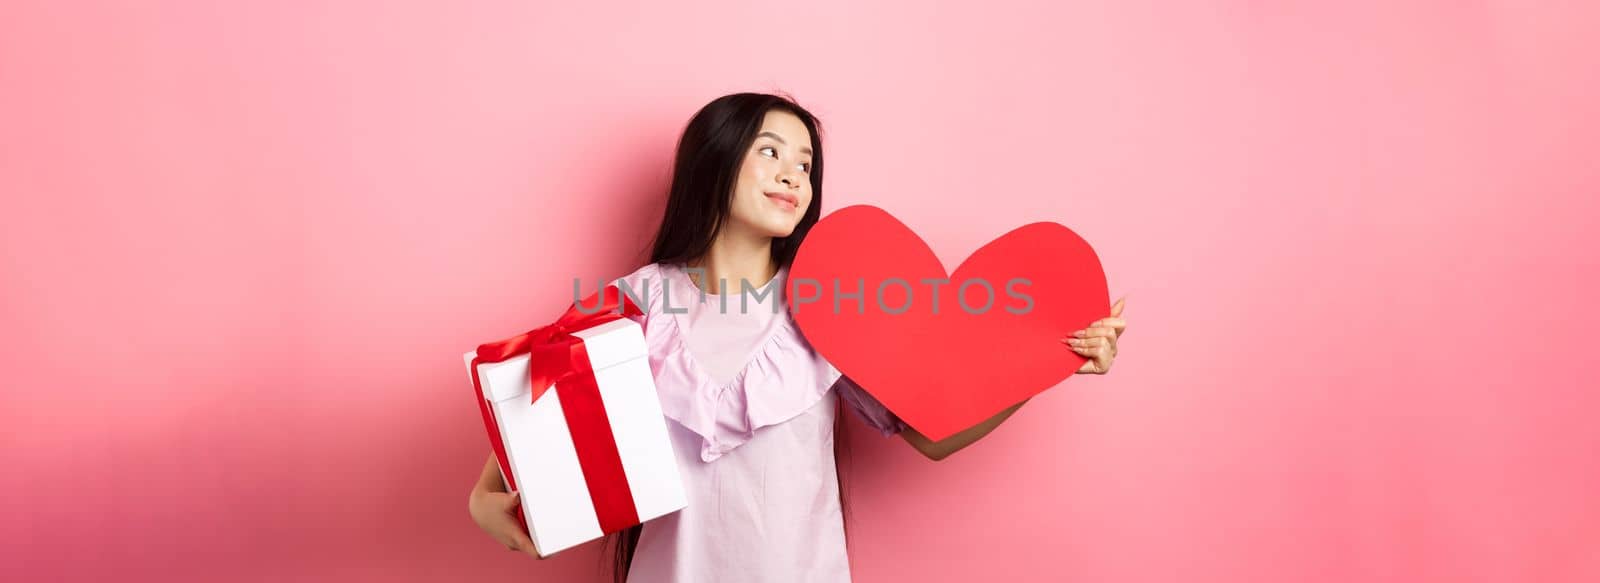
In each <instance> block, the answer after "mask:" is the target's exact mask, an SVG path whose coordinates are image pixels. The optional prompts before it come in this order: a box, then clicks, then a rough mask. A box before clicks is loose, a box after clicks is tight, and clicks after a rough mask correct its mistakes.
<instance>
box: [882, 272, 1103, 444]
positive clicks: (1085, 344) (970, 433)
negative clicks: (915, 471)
mask: <svg viewBox="0 0 1600 583" xmlns="http://www.w3.org/2000/svg"><path fill="white" fill-rule="evenodd" d="M1126 299H1127V298H1123V299H1119V300H1117V303H1116V304H1115V305H1113V306H1111V317H1109V318H1102V319H1100V320H1098V321H1096V322H1095V323H1093V324H1090V325H1089V327H1088V328H1085V329H1083V330H1079V331H1077V332H1075V333H1073V335H1072V336H1068V337H1067V338H1062V339H1061V342H1062V343H1064V344H1067V345H1068V346H1070V347H1071V348H1072V350H1073V351H1074V352H1077V353H1078V354H1080V355H1082V356H1084V357H1086V358H1088V359H1089V360H1088V361H1087V362H1084V363H1083V366H1082V367H1080V368H1079V369H1078V372H1079V373H1083V374H1106V373H1107V372H1110V371H1111V361H1112V360H1114V359H1115V358H1116V356H1117V338H1119V337H1121V336H1122V331H1123V330H1124V329H1126V328H1127V327H1128V324H1127V321H1126V320H1123V319H1122V307H1123V305H1124V303H1125V300H1126ZM1029 398H1030V399H1031V398H1032V397H1029ZM1027 402H1028V399H1023V400H1022V402H1021V403H1017V404H1015V405H1012V406H1010V407H1007V408H1006V409H1005V410H1004V411H1001V412H999V413H996V414H995V416H993V417H990V418H988V419H985V420H984V421H983V422H982V423H979V424H977V425H973V426H972V427H968V428H966V429H964V430H962V431H961V432H960V433H957V434H955V435H951V436H950V437H946V438H944V439H941V440H939V441H934V440H931V439H928V436H926V435H923V434H922V433H921V432H919V431H917V430H916V429H912V428H911V427H910V426H907V427H906V428H905V430H904V431H901V432H900V436H901V437H904V438H905V440H906V443H909V444H911V447H914V448H916V449H917V451H919V452H922V455H925V456H928V459H931V460H933V461H939V460H942V459H944V458H947V457H950V454H953V453H955V452H958V451H961V449H962V448H965V447H967V446H969V445H972V444H973V443H976V442H977V441H978V440H979V439H982V438H983V436H985V435H988V434H989V432H990V431H994V428H996V427H999V426H1000V424H1001V423H1003V422H1005V420H1006V419H1007V418H1009V417H1011V414H1012V413H1016V412H1017V409H1021V408H1022V406H1023V405H1024V404H1026V403H1027Z"/></svg>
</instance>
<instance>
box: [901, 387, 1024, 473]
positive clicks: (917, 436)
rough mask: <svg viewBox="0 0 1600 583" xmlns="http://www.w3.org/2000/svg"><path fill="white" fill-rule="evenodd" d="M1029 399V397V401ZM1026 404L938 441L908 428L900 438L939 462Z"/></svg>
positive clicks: (992, 429) (1013, 406)
mask: <svg viewBox="0 0 1600 583" xmlns="http://www.w3.org/2000/svg"><path fill="white" fill-rule="evenodd" d="M1031 398H1032V397H1029V399H1031ZM1027 402H1028V399H1023V400H1022V402H1021V403H1017V404H1015V405H1012V406H1010V407H1006V409H1005V410H1004V411H1001V412H999V413H996V414H995V416H994V417H990V418H988V419H985V420H984V421H983V422H982V423H979V424H977V425H973V426H972V427H968V428H966V429H964V430H962V431H961V432H960V433H957V434H955V435H952V436H950V437H946V438H944V439H941V440H939V441H934V440H931V439H928V436H926V435H923V434H922V432H920V431H917V430H915V429H912V428H910V427H906V429H905V431H901V432H900V436H901V437H904V438H905V439H906V443H909V444H911V447H914V448H917V451H919V452H922V455H925V456H928V459H931V460H933V461H939V460H942V459H944V458H947V457H950V454H952V453H955V452H957V451H961V448H964V447H966V446H969V445H972V444H973V443H976V442H977V441H978V440H979V439H981V438H983V436H985V435H988V434H989V432H990V431H994V428H996V427H999V426H1000V423H1001V422H1003V421H1005V420H1006V418H1008V417H1010V416H1011V414H1012V413H1016V412H1017V409H1021V408H1022V405H1024V404H1026V403H1027Z"/></svg>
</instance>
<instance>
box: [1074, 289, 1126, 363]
mask: <svg viewBox="0 0 1600 583" xmlns="http://www.w3.org/2000/svg"><path fill="white" fill-rule="evenodd" d="M1127 301H1128V298H1122V299H1120V300H1117V303H1116V305H1114V306H1111V317H1109V318H1101V319H1099V320H1096V321H1095V322H1094V323H1093V324H1090V325H1089V327H1088V328H1084V329H1082V330H1079V331H1077V332H1073V333H1072V336H1069V337H1067V338H1062V339H1061V342H1062V343H1064V344H1067V345H1068V346H1071V347H1072V351H1073V352H1076V353H1078V354H1080V355H1082V356H1085V357H1088V358H1089V361H1088V362H1085V363H1083V366H1081V367H1078V374H1106V373H1107V372H1110V371H1111V361H1112V360H1115V359H1116V358H1117V338H1118V337H1120V336H1122V331H1123V330H1125V329H1127V327H1128V321H1127V320H1124V319H1123V318H1122V306H1123V305H1124V304H1126V303H1127Z"/></svg>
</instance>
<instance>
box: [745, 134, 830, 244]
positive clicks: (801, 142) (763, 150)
mask: <svg viewBox="0 0 1600 583" xmlns="http://www.w3.org/2000/svg"><path fill="white" fill-rule="evenodd" d="M810 206H811V132H810V131H808V130H806V126H805V124H804V123H802V122H801V121H800V118H799V117H796V116H795V115H794V114H792V113H789V112H787V111H779V110H773V111H769V112H767V115H766V118H765V119H764V120H762V122H761V130H760V131H759V132H758V133H757V135H756V139H755V142H753V143H751V144H750V149H749V151H746V152H745V156H744V162H743V163H742V164H741V165H740V166H739V177H738V179H737V180H736V181H735V182H734V185H733V201H732V203H730V204H729V212H730V215H731V216H730V217H729V221H730V222H731V223H732V226H733V227H735V228H738V229H742V230H745V231H748V232H751V233H754V234H757V235H760V236H767V237H787V236H789V234H790V233H792V232H793V231H794V227H795V225H798V224H800V219H801V217H804V216H805V214H806V209H807V208H809V207H810Z"/></svg>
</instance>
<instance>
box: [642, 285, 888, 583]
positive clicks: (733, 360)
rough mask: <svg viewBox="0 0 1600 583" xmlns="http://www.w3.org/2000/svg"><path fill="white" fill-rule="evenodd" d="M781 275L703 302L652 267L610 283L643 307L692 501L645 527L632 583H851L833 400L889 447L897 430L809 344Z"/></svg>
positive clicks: (695, 291) (653, 363)
mask: <svg viewBox="0 0 1600 583" xmlns="http://www.w3.org/2000/svg"><path fill="white" fill-rule="evenodd" d="M787 276H788V269H787V268H784V269H780V270H779V272H778V274H777V276H776V277H774V278H773V279H772V280H771V281H769V282H767V283H766V284H765V285H763V286H762V287H760V288H757V289H756V290H755V291H754V292H753V293H741V292H742V290H741V288H740V286H739V285H737V283H731V284H730V285H729V286H727V289H725V290H722V291H724V292H725V293H723V294H710V293H704V292H702V290H701V289H700V288H699V287H698V286H697V285H696V284H695V283H694V281H693V280H692V279H690V277H689V273H688V272H686V271H684V267H683V266H682V265H678V264H670V263H654V264H649V265H645V266H644V267H641V268H639V269H638V270H635V271H634V272H633V273H630V274H628V275H626V276H623V277H622V278H619V279H618V280H615V281H614V283H617V284H618V285H626V286H627V287H626V288H625V290H631V291H629V293H631V294H632V295H633V296H635V297H638V298H639V299H641V300H643V301H645V302H646V305H644V306H641V307H643V308H644V314H643V315H641V316H637V317H635V319H636V320H637V321H639V323H640V325H641V326H642V327H643V328H644V334H645V341H646V342H647V343H648V344H649V347H650V368H651V370H652V371H653V372H654V373H655V380H656V388H657V391H658V392H659V395H660V397H661V409H662V412H663V413H665V414H666V416H667V418H668V419H669V421H668V423H667V428H668V432H669V433H670V434H671V437H672V440H673V445H674V449H675V450H676V451H677V454H678V465H679V468H680V471H681V472H682V475H683V480H684V486H685V489H686V490H687V492H688V496H689V504H688V506H687V507H686V508H684V509H683V510H680V511H677V512H674V513H672V514H669V515H667V516H663V517H661V518H657V519H655V520H651V521H650V522H647V523H645V525H644V528H643V531H641V533H640V537H639V546H638V548H637V551H636V552H635V554H634V558H633V564H632V566H631V568H630V569H629V576H628V581H629V582H630V583H666V582H671V583H690V582H692V583H719V582H729V583H733V582H737V583H763V582H780V581H781V582H786V583H787V582H793V581H807V582H822V583H834V582H847V581H849V580H850V567H849V562H848V560H847V557H846V554H845V542H844V521H843V516H842V515H841V514H840V507H839V488H838V482H837V481H836V475H835V472H836V468H835V466H834V458H833V424H834V416H835V411H836V409H835V407H836V406H837V400H838V399H840V398H843V399H844V400H845V402H846V404H848V405H849V406H850V407H851V409H852V410H854V411H856V413H857V414H858V415H859V416H860V418H861V419H862V420H864V421H865V422H866V423H867V424H868V425H870V426H872V427H873V428H874V429H877V430H878V431H879V432H880V433H882V434H883V435H885V436H890V435H894V434H896V433H899V432H900V431H902V430H904V429H905V424H904V423H903V422H902V421H901V420H900V419H898V418H896V417H895V416H894V415H893V414H892V413H890V412H889V411H888V410H886V409H885V408H884V407H883V405H882V404H880V403H879V402H878V401H876V400H875V399H873V398H872V397H871V396H870V395H868V394H867V393H866V392H864V391H862V390H860V388H859V387H857V386H855V385H854V384H853V383H851V382H850V381H849V379H848V378H845V377H842V376H841V375H840V373H839V371H838V370H837V369H835V368H834V367H833V365H831V364H829V363H828V362H827V361H826V360H825V359H823V358H822V357H821V355H819V354H817V353H816V352H815V351H813V350H812V349H811V347H810V345H809V344H807V343H806V341H805V338H804V337H803V336H801V335H800V332H799V329H798V328H797V327H796V326H795V324H794V320H793V319H792V318H791V317H790V315H789V313H788V310H787V309H786V308H785V307H784V305H783V303H782V302H783V301H784V299H783V298H784V294H783V290H784V289H785V288H786V286H787V280H788V277H787ZM741 300H742V301H744V302H745V303H744V304H743V307H741ZM724 305H725V306H726V308H724V307H723V306H724ZM774 307H776V308H777V309H776V310H774ZM835 389H837V390H835Z"/></svg>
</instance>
